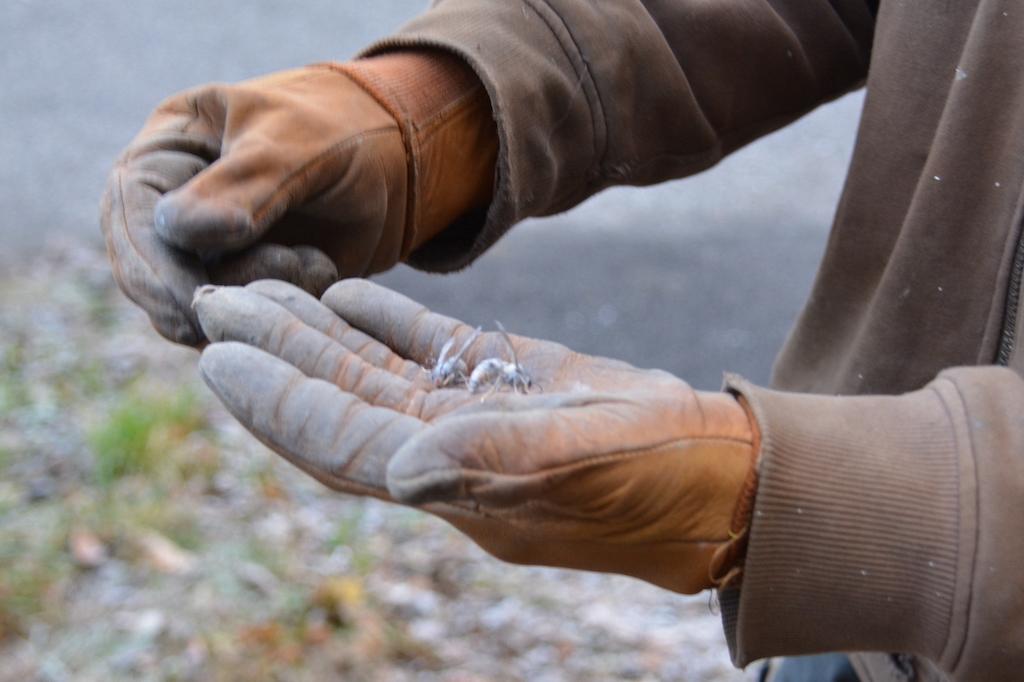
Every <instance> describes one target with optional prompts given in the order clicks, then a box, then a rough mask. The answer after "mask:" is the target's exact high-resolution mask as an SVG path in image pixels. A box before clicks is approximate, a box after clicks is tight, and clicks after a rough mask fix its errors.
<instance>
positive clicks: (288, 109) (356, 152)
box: [101, 51, 498, 345]
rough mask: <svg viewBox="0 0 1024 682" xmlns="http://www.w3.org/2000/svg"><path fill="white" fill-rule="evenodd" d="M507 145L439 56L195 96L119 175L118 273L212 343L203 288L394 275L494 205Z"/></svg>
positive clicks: (110, 196)
mask: <svg viewBox="0 0 1024 682" xmlns="http://www.w3.org/2000/svg"><path fill="white" fill-rule="evenodd" d="M497 146H498V143H497V132H496V129H495V126H494V122H493V120H492V116H491V109H490V103H489V100H488V98H487V95H486V93H485V92H484V89H483V86H482V84H481V83H480V82H479V81H478V79H477V78H476V76H475V74H473V72H472V71H471V70H470V69H469V67H468V66H466V65H465V64H464V63H463V62H462V61H461V60H460V59H458V58H456V57H454V56H452V55H449V54H447V53H445V52H441V51H427V52H399V53H393V54H386V55H382V56H378V57H374V58H370V59H364V60H358V61H354V62H347V63H343V64H319V65H314V66H310V67H306V68H302V69H296V70H293V71H285V72H282V73H277V74H273V75H270V76H267V77H264V78H257V79H255V80H250V81H245V82H243V83H239V84H237V85H207V86H203V87H200V88H197V89H194V90H190V91H187V92H183V93H181V94H179V95H175V96H173V97H171V98H170V99H168V100H166V101H165V102H163V103H162V104H161V105H160V106H159V107H157V109H156V111H155V112H154V113H153V114H152V116H151V117H150V118H149V120H148V121H147V122H146V125H145V127H144V128H143V129H142V132H140V133H139V135H138V136H137V137H136V138H135V140H134V141H133V142H132V143H131V145H130V146H129V147H128V148H127V149H126V150H125V152H124V153H123V154H122V156H121V158H120V159H119V160H118V161H117V163H116V165H115V167H114V169H113V171H112V173H111V175H110V178H109V181H108V185H107V191H106V194H105V197H104V201H103V206H102V209H101V224H102V228H103V232H104V235H105V237H106V243H107V251H108V254H109V256H110V260H111V262H112V264H113V268H114V275H115V277H116V279H117V281H118V283H119V284H120V286H121V288H122V289H123V290H124V291H125V293H126V294H127V295H128V297H129V298H131V299H132V300H134V301H135V302H136V303H138V304H139V305H140V306H142V307H143V308H144V309H145V310H146V311H147V312H148V313H149V315H150V318H151V320H152V322H153V324H154V326H155V327H156V328H157V330H158V331H159V332H160V333H161V334H163V335H164V336H166V337H168V338H170V339H172V340H174V341H178V342H181V343H186V344H193V345H195V344H199V343H201V342H202V340H203V336H202V331H201V329H200V328H199V326H198V324H197V322H196V319H195V316H194V314H193V313H192V311H191V309H190V307H189V304H190V303H191V300H192V295H193V292H194V290H195V288H196V287H197V286H198V285H201V284H204V283H208V282H216V283H225V284H244V283H247V282H250V281H253V280H256V279H260V278H265V277H273V278H277V279H283V280H287V281H290V282H293V283H295V284H297V285H299V286H300V287H302V288H303V289H306V290H307V291H311V292H313V293H315V294H317V295H319V294H320V293H322V292H323V290H324V289H326V288H327V286H329V285H330V284H331V283H332V282H334V281H335V280H337V279H338V278H339V275H340V276H341V277H345V276H351V275H364V274H368V273H372V272H378V271H381V270H385V269H387V268H390V267H391V266H393V265H394V264H395V263H397V262H398V261H400V260H402V259H404V258H405V257H406V256H408V255H409V254H410V253H411V252H412V251H414V250H415V249H416V248H418V247H419V246H420V245H422V244H423V243H425V242H426V241H428V240H430V239H431V238H432V237H434V236H436V235H437V234H438V233H439V232H441V231H442V230H444V229H445V228H446V227H447V226H449V225H450V224H451V223H452V222H454V221H456V220H457V219H458V218H459V217H460V216H463V215H464V214H466V213H467V212H470V211H472V210H474V209H478V208H481V207H483V206H486V205H487V204H488V203H489V201H490V197H491V192H492V187H493V183H494V165H495V159H496V155H497Z"/></svg>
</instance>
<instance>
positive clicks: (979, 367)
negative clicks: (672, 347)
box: [371, 0, 1024, 681]
mask: <svg viewBox="0 0 1024 682" xmlns="http://www.w3.org/2000/svg"><path fill="white" fill-rule="evenodd" d="M876 14H877V17H876ZM404 45H409V46H435V47H439V48H442V49H447V50H450V51H452V52H454V53H456V54H458V55H461V56H462V57H463V58H464V59H466V60H467V61H468V62H469V63H470V64H471V65H472V66H473V68H474V69H475V70H476V71H477V73H478V74H479V76H480V77H481V79H482V80H483V82H484V84H485V86H486V88H487V91H488V93H489V95H490V97H491V102H492V105H493V108H494V112H495V118H496V120H497V122H498V128H499V137H500V142H501V154H500V158H499V161H498V187H497V192H496V198H495V201H494V203H493V204H492V205H491V207H490V210H489V212H488V214H487V215H486V216H472V217H470V219H467V220H465V221H464V222H463V223H461V224H459V225H456V226H454V227H453V228H452V229H450V230H448V231H446V232H445V233H443V234H442V236H441V237H439V238H437V239H435V240H434V241H432V242H430V243H428V244H427V245H426V246H424V247H423V248H422V249H421V250H420V251H418V252H417V253H416V254H415V258H414V262H415V263H416V264H418V265H419V266H421V267H424V268H429V269H437V270H445V269H454V268H458V267H461V266H463V265H465V264H466V263H468V262H470V261H471V260H472V259H473V258H474V257H476V256H478V255H479V254H480V253H482V252H483V251H484V250H485V249H486V248H487V247H488V246H490V245H491V244H492V243H493V242H494V241H495V240H496V239H497V238H498V237H500V236H501V234H502V233H504V231H505V230H507V229H508V228H509V227H510V226H511V225H512V224H514V223H515V222H516V221H518V220H520V219H523V218H525V217H528V216H538V215H546V214H550V213H555V212H558V211H562V210H565V209H567V208H569V207H571V206H573V205H575V204H576V203H578V202H580V201H581V200H583V199H584V198H586V197H587V196H589V195H591V194H593V193H595V192H597V191H599V190H601V189H602V188H605V187H607V186H609V185H613V184H637V185H643V184H650V183H655V182H660V181H663V180H667V179H669V178H676V177H680V176H683V175H687V174H692V173H695V172H697V171H700V170H702V169H704V168H707V167H708V166H710V165H712V164H714V163H715V162H716V161H718V160H719V159H720V158H722V156H723V155H724V154H727V153H728V152H730V151H731V150H733V149H736V148H737V147H739V146H741V145H743V144H745V143H747V142H749V141H751V140H753V139H755V138H756V137H758V136H760V135H763V134H764V133H767V132H769V131H771V130H773V129H775V128H778V127H780V126H782V125H785V124H787V123H789V122H790V121H792V120H794V119H795V118H797V117H799V116H801V115H802V114H804V113H805V112H807V111H809V110H810V109H812V108H814V107H816V106H818V105H819V104H821V103H823V102H825V101H828V100H830V99H832V98H835V97H837V96H839V95H841V94H842V93H844V92H847V91H849V90H850V89H853V88H857V87H859V86H861V85H862V84H863V83H864V82H865V79H866V82H867V91H868V94H867V100H866V104H865V109H864V115H863V120H862V123H861V128H860V132H859V137H858V143H857V148H856V151H855V154H854V157H853V161H852V165H851V169H850V176H849V179H848V181H847V185H846V189H845V192H844V195H843V198H842V201H841V203H840V206H839V210H838V213H837V215H836V221H835V225H834V228H833V231H832V235H831V239H830V241H829V245H828V250H827V252H826V254H825V258H824V261H823V263H822V266H821V270H820V272H819V274H818V279H817V282H816V284H815V287H814V291H813V293H812V295H811V298H810V300H809V302H808V303H807V307H806V309H805V310H804V313H803V315H802V317H801V318H800V321H799V323H798V325H797V327H796V329H795V330H794V331H793V333H792V336H791V337H790V339H789V341H788V343H787V345H786V348H785V349H784V351H783V353H782V355H781V357H780V358H779V360H778V363H777V366H776V373H775V381H774V384H775V389H776V390H767V389H762V388H758V387H755V386H751V385H749V384H747V383H745V382H743V381H742V380H740V379H730V380H729V385H730V386H731V387H732V388H733V390H736V391H739V392H741V393H743V394H744V395H746V396H747V397H748V398H749V399H750V400H751V402H752V404H753V405H754V409H755V411H756V414H757V417H758V420H759V423H760V426H761V429H762V431H763V439H764V440H763V450H762V460H761V464H760V467H761V486H760V489H759V492H758V498H757V505H756V510H755V517H754V521H753V528H752V538H751V543H750V548H749V553H748V557H747V563H746V573H745V576H744V578H743V582H742V585H741V587H740V588H739V589H737V590H729V591H727V592H726V593H724V594H723V595H722V600H723V614H724V623H725V628H726V634H727V637H728V640H729V644H730V647H731V649H732V652H733V656H734V660H735V662H736V663H737V664H738V665H744V664H746V663H748V662H750V661H752V660H755V659H758V658H761V657H766V656H774V655H784V654H806V653H815V652H824V651H869V652H882V653H874V654H864V655H857V656H855V657H854V660H855V664H856V666H857V667H858V670H859V672H860V674H861V676H862V677H863V678H864V679H865V680H872V681H881V680H906V679H912V678H913V679H923V680H931V679H947V678H948V679H955V680H1009V679H1017V678H1018V676H1019V675H1020V674H1021V673H1020V671H1021V670H1022V669H1024V574H1022V568H1021V567H1022V566H1024V506H1022V501H1024V381H1022V380H1021V375H1020V371H1021V369H1024V352H1021V351H1020V350H1019V349H1018V344H1016V343H1015V340H1016V339H1017V338H1018V336H1019V335H1020V334H1021V333H1024V331H1022V330H1021V326H1022V325H1024V313H1022V312H1019V311H1018V298H1019V290H1020V285H1021V275H1022V271H1024V244H1022V241H1021V235H1020V232H1021V225H1022V210H1024V209H1022V189H1024V7H1021V5H1020V4H1019V3H1016V2H1013V1H1012V0H931V1H930V2H924V1H922V0H882V2H881V7H880V8H879V7H878V2H871V1H870V0H714V1H709V0H644V1H642V0H442V1H441V2H437V3H436V4H435V6H434V7H433V8H432V9H431V10H430V11H428V12H427V13H426V14H424V15H423V16H421V17H419V18H418V19H416V20H414V21H413V22H412V23H411V24H409V25H408V26H406V27H405V28H404V29H402V31H401V32H400V33H399V34H398V35H396V36H395V37H392V38H390V39H388V40H385V41H383V42H381V43H380V44H378V45H376V46H374V47H373V48H371V52H374V51H383V50H387V49H391V48H393V47H395V46H404ZM994 365H1009V367H1011V368H1013V369H1012V370H1011V369H1006V368H1004V367H999V366H994ZM965 366H974V367H965ZM947 368H953V369H947ZM1014 370H1016V371H1014ZM888 652H907V653H908V654H912V655H913V657H911V656H909V655H900V656H897V655H894V654H890V653H888Z"/></svg>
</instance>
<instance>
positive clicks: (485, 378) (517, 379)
mask: <svg viewBox="0 0 1024 682" xmlns="http://www.w3.org/2000/svg"><path fill="white" fill-rule="evenodd" d="M494 324H496V325H498V331H500V332H501V336H502V338H503V339H505V345H507V346H508V350H509V353H511V354H512V362H506V361H504V360H502V359H501V358H487V359H486V360H483V361H482V362H480V363H479V364H478V365H477V366H476V367H474V368H473V372H472V374H470V375H469V381H468V382H467V387H468V388H469V390H470V392H471V393H476V392H477V391H479V390H480V389H481V388H483V387H484V386H489V387H490V390H489V391H488V392H487V395H490V394H491V393H493V392H494V391H496V390H498V389H499V388H501V387H502V386H509V387H511V388H512V390H513V391H515V392H516V393H519V392H520V390H522V392H523V393H526V392H528V391H529V390H530V387H531V386H533V380H532V379H531V378H530V375H529V374H527V373H526V370H525V369H523V366H522V365H520V364H519V357H518V356H517V355H516V348H515V346H513V345H512V337H510V336H509V335H508V332H507V331H505V327H504V326H502V324H501V322H498V321H497V320H495V321H494ZM484 397H485V398H486V397H487V396H484Z"/></svg>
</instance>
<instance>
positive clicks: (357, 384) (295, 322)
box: [194, 286, 426, 416]
mask: <svg viewBox="0 0 1024 682" xmlns="http://www.w3.org/2000/svg"><path fill="white" fill-rule="evenodd" d="M194 306H195V309H196V312H197V314H198V316H199V321H200V323H201V324H202V327H203V331H204V332H205V333H206V335H207V338H209V339H210V340H211V341H214V342H218V341H240V342H242V343H245V344H248V345H251V346H255V347H256V348H259V349H261V350H263V351H266V352H267V353H270V354H272V355H274V356H276V357H278V358H280V359H282V360H284V361H285V362H287V363H289V364H291V365H293V366H294V367H296V368H297V369H299V370H300V371H302V372H303V373H304V374H305V375H307V376H310V377H314V378H318V379H323V380H325V381H329V382H331V383H333V384H335V385H336V386H338V387H340V388H341V389H343V390H345V391H348V392H350V393H352V394H354V395H356V396H358V397H359V398H360V399H361V400H363V401H364V402H366V403H367V404H371V405H375V406H378V407H385V408H389V409H392V410H395V411H397V412H403V413H409V414H413V415H417V416H418V415H419V414H420V411H421V410H422V407H423V403H424V400H425V399H426V392H425V391H423V390H422V389H421V388H419V387H417V386H415V385H414V384H412V383H410V382H409V381H406V380H405V379H403V378H402V377H399V376H396V375H394V374H392V373H391V372H388V371H386V370H383V369H380V368H378V367H375V366H374V365H372V364H370V363H368V362H366V361H365V360H363V359H362V358H360V357H359V356H358V355H356V354H355V353H353V352H352V351H350V350H349V349H347V348H346V347H345V346H343V345H342V344H340V343H338V342H337V341H335V340H334V339H332V338H331V337H329V336H327V335H325V334H323V333H322V332H320V331H318V330H317V329H314V328H313V327H310V326H308V325H306V324H304V323H303V322H302V320H300V319H299V318H297V317H296V316H295V315H293V314H292V313H291V312H290V311H289V310H287V309H286V308H283V307H282V306H280V305H279V304H277V303H275V302H274V301H272V300H271V299H269V298H266V297H264V296H260V295H259V294H257V293H255V292H254V291H250V290H247V289H242V288H239V287H213V286H208V287H203V288H201V289H199V291H197V292H196V297H195V303H194Z"/></svg>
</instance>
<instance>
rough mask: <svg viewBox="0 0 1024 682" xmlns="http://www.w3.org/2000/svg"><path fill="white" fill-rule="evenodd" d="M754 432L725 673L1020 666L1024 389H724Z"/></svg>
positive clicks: (1001, 372)
mask: <svg viewBox="0 0 1024 682" xmlns="http://www.w3.org/2000/svg"><path fill="white" fill-rule="evenodd" d="M729 384H730V388H731V389H732V390H733V391H736V392H738V393H740V394H742V395H743V396H745V398H746V399H747V400H748V402H749V403H750V404H751V406H752V408H753V410H754V414H755V416H756V417H757V421H758V423H759V425H760V427H761V433H762V450H761V459H760V463H759V474H760V484H759V488H758V492H757V499H756V502H755V507H754V516H753V519H752V524H751V535H750V545H749V548H748V553H747V559H746V564H745V567H744V574H743V577H742V581H741V583H740V586H739V587H738V588H735V589H729V590H725V591H723V593H722V594H721V598H722V611H723V621H724V623H725V629H726V635H727V638H728V640H729V645H730V649H731V651H732V653H733V658H734V661H735V662H736V663H737V664H738V665H745V664H747V663H748V662H750V661H753V660H755V659H758V658H764V657H767V656H776V655H791V654H811V653H821V652H825V651H882V652H893V651H898V652H906V653H913V654H917V655H919V656H923V657H925V658H927V659H929V660H930V661H932V662H933V663H934V664H935V665H937V666H938V667H939V668H941V669H942V670H944V671H945V672H946V674H948V675H950V676H951V678H952V679H954V680H1009V679H1017V678H1018V677H1019V675H1020V668H1021V666H1022V665H1024V645H1022V642H1024V616H1022V614H1024V581H1022V580H1021V569H1020V567H1021V566H1022V565H1024V533H1022V532H1021V530H1022V526H1024V512H1022V510H1021V501H1022V500H1024V456H1022V453H1024V380H1022V379H1021V377H1020V375H1018V374H1017V373H1015V372H1014V371H1012V370H1009V369H1006V368H1002V367H974V368H958V369H952V370H947V371H945V372H943V373H942V374H940V375H939V376H938V378H936V379H935V380H934V381H932V382H931V383H930V384H929V385H928V386H926V387H925V388H924V389H922V390H920V391H916V392H913V393H908V394H905V395H902V396H895V397H890V396H861V397H832V396H817V395H809V394H798V393H781V392H776V391H770V390H766V389H761V388H757V387H754V386H752V385H750V384H748V383H746V382H743V381H742V380H739V379H730V381H729Z"/></svg>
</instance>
